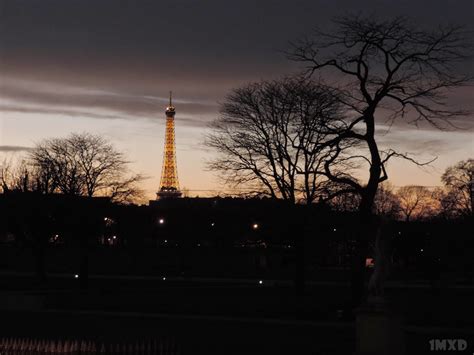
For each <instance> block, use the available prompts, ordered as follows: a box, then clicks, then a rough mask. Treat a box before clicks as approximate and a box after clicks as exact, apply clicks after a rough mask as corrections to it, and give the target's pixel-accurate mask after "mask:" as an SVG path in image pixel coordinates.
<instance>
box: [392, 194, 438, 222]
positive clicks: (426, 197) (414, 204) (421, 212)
mask: <svg viewBox="0 0 474 355" xmlns="http://www.w3.org/2000/svg"><path fill="white" fill-rule="evenodd" d="M396 195H397V197H398V199H399V201H400V213H401V215H402V217H403V218H404V219H405V221H406V222H410V221H411V220H412V219H414V218H416V219H420V218H424V217H426V216H428V215H429V214H430V213H431V212H433V210H435V209H436V206H435V203H436V200H435V199H434V198H433V193H432V192H431V191H430V190H429V189H428V188H426V187H425V186H415V185H409V186H402V187H400V188H399V189H398V191H397V194H396Z"/></svg>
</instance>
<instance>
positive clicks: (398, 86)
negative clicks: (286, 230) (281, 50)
mask: <svg viewBox="0 0 474 355" xmlns="http://www.w3.org/2000/svg"><path fill="white" fill-rule="evenodd" d="M334 24H335V26H336V28H335V29H334V30H332V31H328V32H325V31H319V30H317V31H316V32H315V35H314V37H313V38H308V39H305V40H302V41H300V42H298V43H296V44H294V47H293V50H292V51H291V52H290V53H289V57H290V59H292V60H295V61H298V62H301V63H303V64H304V65H306V73H307V74H308V75H309V76H313V75H316V74H318V75H319V77H320V78H321V79H324V80H325V82H326V83H328V85H329V86H330V87H332V88H333V89H334V90H338V91H339V95H340V96H339V97H340V99H341V102H342V103H343V104H344V105H345V107H347V109H348V111H349V114H348V115H347V116H346V117H347V118H346V120H345V122H344V124H340V125H339V126H338V127H337V129H334V128H333V127H330V129H327V128H324V127H322V128H321V129H325V130H326V131H327V132H329V133H332V134H333V138H332V139H328V140H327V143H326V144H328V145H330V146H333V147H336V148H337V147H338V146H339V145H340V144H341V143H342V142H344V141H346V140H347V139H351V140H356V141H358V142H359V143H360V144H361V145H363V146H364V148H365V149H363V150H361V153H360V154H355V155H354V157H353V159H354V160H359V161H361V162H362V163H364V164H365V165H364V166H365V168H366V171H367V178H366V180H365V181H363V182H359V181H356V180H355V179H353V178H351V177H350V176H344V177H343V179H341V178H340V177H339V176H337V175H336V174H334V173H333V172H332V171H331V164H326V165H325V168H326V169H325V170H326V176H327V177H328V178H329V179H331V180H332V181H335V182H338V183H344V184H346V185H347V186H349V187H350V188H352V189H353V190H354V191H356V192H357V193H358V194H359V195H360V197H361V198H360V204H359V208H358V209H359V215H360V223H359V228H358V242H357V244H356V251H357V252H356V253H355V255H354V260H353V268H352V270H353V275H352V296H353V304H354V306H356V305H358V304H360V303H361V302H362V300H363V297H364V293H365V287H364V278H365V271H364V270H365V266H364V265H365V258H366V257H367V254H368V248H369V241H370V240H373V238H374V233H375V228H373V227H372V226H371V224H372V223H373V218H372V216H371V213H372V211H373V205H374V201H375V197H376V193H377V189H378V186H379V184H380V183H381V182H383V181H385V180H387V179H388V174H387V171H386V164H387V162H388V160H389V159H390V158H391V157H403V158H407V159H409V160H411V161H412V162H415V163H416V161H415V160H414V159H413V158H410V157H409V156H407V154H401V153H399V152H396V151H394V150H393V149H387V150H383V149H380V147H379V143H378V139H377V137H376V132H377V129H376V128H377V127H376V122H377V121H376V117H379V119H380V118H382V117H380V114H381V111H382V110H384V112H388V114H389V116H388V121H389V123H391V124H393V122H394V121H395V120H397V119H405V120H407V121H409V122H411V123H414V124H419V123H422V122H428V123H429V124H431V125H433V126H435V127H437V128H446V127H452V126H454V125H455V124H454V119H456V118H458V117H461V116H464V115H466V114H467V112H466V111H465V110H459V109H452V108H450V107H448V106H447V104H446V100H445V99H446V93H447V91H448V90H450V89H453V88H457V87H460V86H462V85H465V84H467V83H468V82H470V80H471V76H469V75H465V74H463V73H462V72H460V71H459V70H458V68H457V67H456V66H459V63H462V62H463V61H466V59H467V58H468V53H469V52H470V50H469V49H470V43H467V41H466V38H467V36H466V35H465V33H464V31H463V29H462V28H460V27H456V26H450V27H445V28H438V29H437V30H434V31H425V30H422V29H420V28H419V26H416V25H415V24H412V23H410V21H408V20H407V19H405V18H395V19H392V20H388V21H384V20H379V19H376V18H373V17H370V18H367V17H362V16H346V17H342V18H339V19H336V20H335V21H334ZM329 163H330V161H329Z"/></svg>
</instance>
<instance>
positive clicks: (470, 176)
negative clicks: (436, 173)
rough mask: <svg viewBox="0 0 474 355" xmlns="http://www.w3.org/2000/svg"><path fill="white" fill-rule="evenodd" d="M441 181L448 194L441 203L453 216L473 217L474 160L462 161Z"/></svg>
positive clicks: (445, 173) (446, 173)
mask: <svg viewBox="0 0 474 355" xmlns="http://www.w3.org/2000/svg"><path fill="white" fill-rule="evenodd" d="M441 180H442V181H443V183H444V186H445V189H446V193H445V194H444V195H443V197H442V200H441V203H442V205H443V206H444V207H445V209H448V210H450V211H451V214H454V215H461V216H472V215H473V211H474V159H467V160H464V161H460V162H459V163H457V164H456V165H454V166H450V167H449V168H447V169H446V171H445V172H444V174H443V176H442V177H441Z"/></svg>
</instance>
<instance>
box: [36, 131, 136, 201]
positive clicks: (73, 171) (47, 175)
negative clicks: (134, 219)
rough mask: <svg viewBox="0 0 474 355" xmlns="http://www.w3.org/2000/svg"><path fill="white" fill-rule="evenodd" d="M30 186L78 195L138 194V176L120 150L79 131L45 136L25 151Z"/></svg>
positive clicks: (121, 197)
mask: <svg viewBox="0 0 474 355" xmlns="http://www.w3.org/2000/svg"><path fill="white" fill-rule="evenodd" d="M29 160H30V170H31V172H32V174H31V178H30V179H32V180H33V189H36V190H37V191H41V192H43V193H52V192H61V193H64V194H67V195H78V196H88V197H93V196H109V197H111V198H112V199H113V200H115V201H119V202H126V201H131V200H133V199H134V198H136V197H139V196H140V194H141V190H140V189H139V187H138V183H139V182H140V181H141V180H142V179H143V178H142V176H141V175H137V174H131V173H130V171H129V169H128V161H127V160H126V159H125V156H124V155H123V153H121V152H119V151H117V150H116V149H115V147H114V146H113V145H112V144H111V143H109V142H108V141H107V140H105V139H104V138H102V137H100V136H96V135H92V134H88V133H83V134H71V135H70V136H69V137H66V138H55V139H47V140H44V141H42V142H40V143H39V144H37V145H36V146H35V147H34V149H32V150H31V151H30V152H29Z"/></svg>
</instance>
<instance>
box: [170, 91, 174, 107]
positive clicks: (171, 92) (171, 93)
mask: <svg viewBox="0 0 474 355" xmlns="http://www.w3.org/2000/svg"><path fill="white" fill-rule="evenodd" d="M172 96H173V91H170V107H172V106H173V104H172V103H171V97H172Z"/></svg>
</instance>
